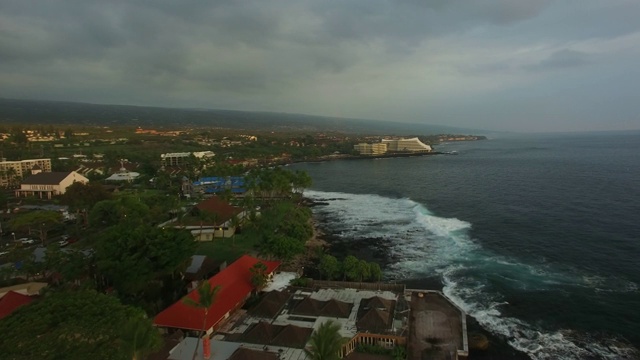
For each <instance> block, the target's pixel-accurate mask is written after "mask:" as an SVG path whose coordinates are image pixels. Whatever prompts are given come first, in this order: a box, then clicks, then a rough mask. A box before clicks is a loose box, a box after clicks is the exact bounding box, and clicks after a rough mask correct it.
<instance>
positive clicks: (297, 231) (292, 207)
mask: <svg viewBox="0 0 640 360" xmlns="http://www.w3.org/2000/svg"><path fill="white" fill-rule="evenodd" d="M310 219H311V212H310V211H309V209H307V208H303V207H300V206H297V205H296V204H294V203H292V202H290V201H280V202H277V203H275V204H273V205H272V206H271V207H269V208H268V209H266V210H264V211H263V212H262V214H261V216H260V217H258V218H257V219H255V220H254V222H253V223H252V224H251V226H250V227H249V229H248V231H247V232H248V233H249V234H251V235H249V236H258V237H259V238H260V241H259V247H260V250H261V251H262V253H263V254H265V255H268V256H274V257H276V258H279V259H283V260H289V259H291V258H292V257H293V256H295V255H297V254H300V253H302V252H303V251H304V244H305V242H306V241H307V240H309V238H310V237H311V235H312V234H313V229H312V228H311V223H310Z"/></svg>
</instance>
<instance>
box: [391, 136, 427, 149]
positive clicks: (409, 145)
mask: <svg viewBox="0 0 640 360" xmlns="http://www.w3.org/2000/svg"><path fill="white" fill-rule="evenodd" d="M382 143H383V144H387V151H389V152H430V151H432V150H433V149H432V148H431V146H429V145H427V144H424V143H423V142H422V141H420V139H418V138H417V137H414V138H410V139H383V140H382Z"/></svg>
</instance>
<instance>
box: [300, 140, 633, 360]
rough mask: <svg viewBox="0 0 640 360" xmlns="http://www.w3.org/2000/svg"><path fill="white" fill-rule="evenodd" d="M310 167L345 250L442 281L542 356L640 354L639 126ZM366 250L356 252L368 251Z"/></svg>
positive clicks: (324, 218)
mask: <svg viewBox="0 0 640 360" xmlns="http://www.w3.org/2000/svg"><path fill="white" fill-rule="evenodd" d="M437 150H439V151H453V150H456V151H458V153H459V155H457V156H445V155H438V156H426V157H418V158H397V159H382V160H358V161H335V162H326V163H320V164H298V165H295V166H294V168H296V169H303V170H306V171H307V172H309V174H310V175H311V176H312V178H313V180H314V186H313V188H312V189H311V190H310V191H308V192H307V196H309V197H311V198H314V199H318V200H320V199H322V200H324V201H326V203H327V205H324V206H318V207H315V208H314V212H315V214H316V215H317V217H318V218H319V219H320V220H321V222H322V226H323V228H324V230H325V231H327V232H329V233H331V234H333V235H334V236H335V237H336V238H337V239H338V241H337V242H336V246H338V247H340V246H342V247H343V248H345V249H346V248H349V249H352V250H353V249H358V253H360V254H364V255H366V256H367V257H370V258H374V259H376V260H378V261H380V262H381V263H383V264H385V265H384V271H385V274H386V276H387V278H388V279H389V280H397V281H408V282H410V283H411V284H412V285H414V286H419V285H423V286H429V287H441V288H442V289H443V291H444V292H445V293H446V294H447V295H448V296H449V297H450V298H452V299H453V300H454V301H455V302H456V303H457V304H458V305H460V306H461V307H462V308H464V309H465V310H467V312H468V313H469V314H470V315H471V316H473V317H474V318H475V319H476V320H477V321H478V323H479V324H480V325H481V326H482V327H483V328H484V329H486V330H487V331H490V332H491V333H492V334H494V335H496V336H497V337H498V338H499V339H502V340H503V341H504V342H505V343H508V344H509V346H511V347H512V348H513V349H518V350H521V351H523V352H525V353H526V354H528V356H530V357H532V358H535V359H589V358H594V359H626V358H631V359H635V358H639V357H640V355H638V352H637V349H638V348H640V290H639V289H638V284H640V133H638V132H636V133H617V134H611V133H609V134H580V135H575V134H574V135H555V136H528V137H509V138H507V137H505V138H496V139H491V140H487V141H478V142H467V143H452V144H445V145H442V146H440V147H438V148H437ZM356 255H357V254H356Z"/></svg>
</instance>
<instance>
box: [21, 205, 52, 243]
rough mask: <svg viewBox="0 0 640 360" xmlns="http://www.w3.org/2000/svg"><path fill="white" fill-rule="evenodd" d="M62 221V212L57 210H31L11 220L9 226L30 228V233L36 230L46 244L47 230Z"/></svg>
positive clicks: (23, 228) (22, 228)
mask: <svg viewBox="0 0 640 360" xmlns="http://www.w3.org/2000/svg"><path fill="white" fill-rule="evenodd" d="M61 222H62V214H60V213H59V212H56V211H45V210H39V211H30V212H27V213H24V214H20V215H18V216H16V217H14V218H13V219H11V221H10V222H9V226H10V227H11V229H13V230H25V229H28V230H29V233H31V232H32V231H34V229H35V231H36V232H38V233H39V237H40V241H42V244H43V245H44V242H45V241H46V240H47V232H48V231H49V230H50V229H51V228H53V227H54V226H55V225H57V224H60V223H61Z"/></svg>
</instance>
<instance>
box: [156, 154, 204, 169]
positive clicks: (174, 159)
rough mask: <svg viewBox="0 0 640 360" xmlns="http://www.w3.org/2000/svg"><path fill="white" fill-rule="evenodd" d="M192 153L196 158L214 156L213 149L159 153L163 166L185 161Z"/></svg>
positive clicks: (177, 164)
mask: <svg viewBox="0 0 640 360" xmlns="http://www.w3.org/2000/svg"><path fill="white" fill-rule="evenodd" d="M191 155H193V156H194V157H195V158H196V159H199V160H206V159H209V158H212V157H214V156H215V155H216V154H214V152H213V151H196V152H193V153H190V152H179V153H166V154H161V155H160V160H161V162H162V165H165V166H179V165H184V164H186V163H187V160H188V159H189V157H190V156H191Z"/></svg>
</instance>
